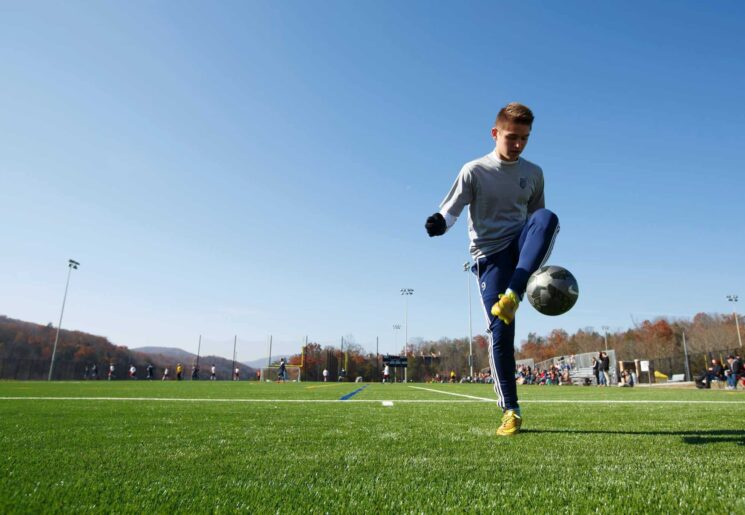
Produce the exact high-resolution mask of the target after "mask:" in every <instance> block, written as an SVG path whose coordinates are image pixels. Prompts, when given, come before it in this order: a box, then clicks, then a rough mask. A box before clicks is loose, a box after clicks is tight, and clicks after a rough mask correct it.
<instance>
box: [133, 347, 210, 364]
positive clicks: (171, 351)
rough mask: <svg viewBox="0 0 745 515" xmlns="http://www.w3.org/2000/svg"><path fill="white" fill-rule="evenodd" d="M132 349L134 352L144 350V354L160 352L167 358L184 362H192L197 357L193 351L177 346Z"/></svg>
mask: <svg viewBox="0 0 745 515" xmlns="http://www.w3.org/2000/svg"><path fill="white" fill-rule="evenodd" d="M130 350H133V351H134V352H142V353H143V354H155V355H157V354H160V355H161V356H165V357H166V358H170V359H174V360H177V361H183V362H191V361H193V360H195V359H197V355H196V354H192V353H191V352H187V351H185V350H183V349H179V348H176V347H138V348H136V349H130Z"/></svg>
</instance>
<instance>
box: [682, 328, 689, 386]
mask: <svg viewBox="0 0 745 515" xmlns="http://www.w3.org/2000/svg"><path fill="white" fill-rule="evenodd" d="M683 355H684V356H685V366H686V381H690V380H691V369H690V366H689V365H688V346H687V345H686V333H685V331H683Z"/></svg>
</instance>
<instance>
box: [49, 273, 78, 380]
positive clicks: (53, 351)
mask: <svg viewBox="0 0 745 515" xmlns="http://www.w3.org/2000/svg"><path fill="white" fill-rule="evenodd" d="M79 266H80V263H78V262H77V261H75V260H74V259H68V260H67V284H65V294H64V295H63V297H62V311H60V314H59V324H57V335H56V336H55V337H54V347H52V361H51V363H49V377H48V378H47V381H51V380H52V372H53V371H54V357H55V355H56V354H57V342H59V333H60V328H61V327H62V315H64V314H65V302H66V301H67V289H68V288H69V287H70V274H72V271H73V270H77V269H78V267H79Z"/></svg>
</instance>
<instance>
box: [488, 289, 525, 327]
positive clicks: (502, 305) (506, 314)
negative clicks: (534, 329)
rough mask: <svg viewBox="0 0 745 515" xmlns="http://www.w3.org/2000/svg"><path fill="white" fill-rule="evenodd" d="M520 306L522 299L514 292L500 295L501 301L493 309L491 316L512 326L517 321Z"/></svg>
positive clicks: (508, 291) (509, 291)
mask: <svg viewBox="0 0 745 515" xmlns="http://www.w3.org/2000/svg"><path fill="white" fill-rule="evenodd" d="M519 305H520V299H519V298H518V297H517V295H515V292H513V291H512V290H507V292H506V293H500V294H499V300H498V301H497V302H495V303H494V305H493V306H492V307H491V314H492V315H494V316H495V317H497V318H499V319H500V320H501V321H502V322H504V323H505V324H507V325H510V324H511V323H512V321H513V320H514V319H515V311H517V307H518V306H519Z"/></svg>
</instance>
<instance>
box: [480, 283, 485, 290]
mask: <svg viewBox="0 0 745 515" xmlns="http://www.w3.org/2000/svg"><path fill="white" fill-rule="evenodd" d="M481 289H482V290H486V281H484V282H482V283H481Z"/></svg>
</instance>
